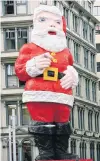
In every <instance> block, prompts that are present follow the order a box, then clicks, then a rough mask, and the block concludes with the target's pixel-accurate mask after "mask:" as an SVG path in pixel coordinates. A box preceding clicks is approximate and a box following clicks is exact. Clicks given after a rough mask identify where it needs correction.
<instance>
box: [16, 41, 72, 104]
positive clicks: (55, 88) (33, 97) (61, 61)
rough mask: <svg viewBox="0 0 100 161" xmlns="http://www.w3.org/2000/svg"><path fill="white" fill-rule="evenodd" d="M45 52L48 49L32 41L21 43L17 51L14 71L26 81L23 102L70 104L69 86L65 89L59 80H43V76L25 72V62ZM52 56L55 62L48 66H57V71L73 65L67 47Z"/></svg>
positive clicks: (70, 91) (70, 93)
mask: <svg viewBox="0 0 100 161" xmlns="http://www.w3.org/2000/svg"><path fill="white" fill-rule="evenodd" d="M45 52H50V51H46V50H44V49H43V48H41V47H39V46H37V45H35V44H34V43H28V44H25V45H23V47H22V48H21V50H20V52H19V56H18V58H17V60H16V62H15V72H16V75H17V76H18V78H19V79H20V80H21V81H26V84H25V92H24V93H23V102H36V101H40V102H56V103H63V104H68V105H70V106H72V105H73V96H72V89H71V88H69V89H67V90H65V89H63V88H62V87H61V85H60V80H57V81H46V80H43V77H38V78H37V77H35V78H32V77H30V76H29V75H28V73H27V72H26V62H27V61H28V60H30V59H32V58H33V57H35V56H37V55H40V54H43V53H45ZM50 53H51V52H50ZM54 58H55V59H56V60H57V62H52V63H51V66H50V67H56V68H58V71H59V72H63V71H64V70H66V69H67V66H68V65H73V57H72V54H71V53H70V51H69V50H68V49H67V48H66V49H64V50H63V51H61V52H57V53H56V54H55V56H54Z"/></svg>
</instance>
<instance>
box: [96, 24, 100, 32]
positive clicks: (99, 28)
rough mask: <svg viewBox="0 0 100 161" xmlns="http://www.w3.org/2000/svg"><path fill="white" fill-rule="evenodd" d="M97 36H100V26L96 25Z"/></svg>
mask: <svg viewBox="0 0 100 161" xmlns="http://www.w3.org/2000/svg"><path fill="white" fill-rule="evenodd" d="M96 34H97V35H98V34H100V24H99V25H96Z"/></svg>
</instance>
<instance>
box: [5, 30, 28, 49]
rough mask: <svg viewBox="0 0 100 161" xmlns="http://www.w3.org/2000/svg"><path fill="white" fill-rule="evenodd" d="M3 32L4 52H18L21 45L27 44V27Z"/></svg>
mask: <svg viewBox="0 0 100 161" xmlns="http://www.w3.org/2000/svg"><path fill="white" fill-rule="evenodd" d="M16 30H17V32H16ZM4 32H5V50H7V51H9V50H17V49H18V50H19V49H20V47H21V46H22V45H23V44H25V43H27V42H28V29H27V27H22V28H13V29H5V30H4ZM15 33H16V34H15Z"/></svg>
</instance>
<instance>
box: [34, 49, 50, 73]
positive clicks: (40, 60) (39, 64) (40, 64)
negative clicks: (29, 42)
mask: <svg viewBox="0 0 100 161" xmlns="http://www.w3.org/2000/svg"><path fill="white" fill-rule="evenodd" d="M52 58H53V57H52V56H51V55H50V53H49V52H48V53H44V54H42V55H39V56H36V57H34V59H35V65H36V68H38V69H40V70H44V69H45V68H47V67H49V66H50V65H51V60H52Z"/></svg>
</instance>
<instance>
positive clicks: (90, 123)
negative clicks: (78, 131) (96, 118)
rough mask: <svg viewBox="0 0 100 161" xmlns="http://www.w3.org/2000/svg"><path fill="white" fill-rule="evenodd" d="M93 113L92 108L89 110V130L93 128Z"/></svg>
mask: <svg viewBox="0 0 100 161" xmlns="http://www.w3.org/2000/svg"><path fill="white" fill-rule="evenodd" d="M92 115H93V113H92V111H91V110H89V112H88V130H89V131H92V130H93V125H92V120H93V119H92Z"/></svg>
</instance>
